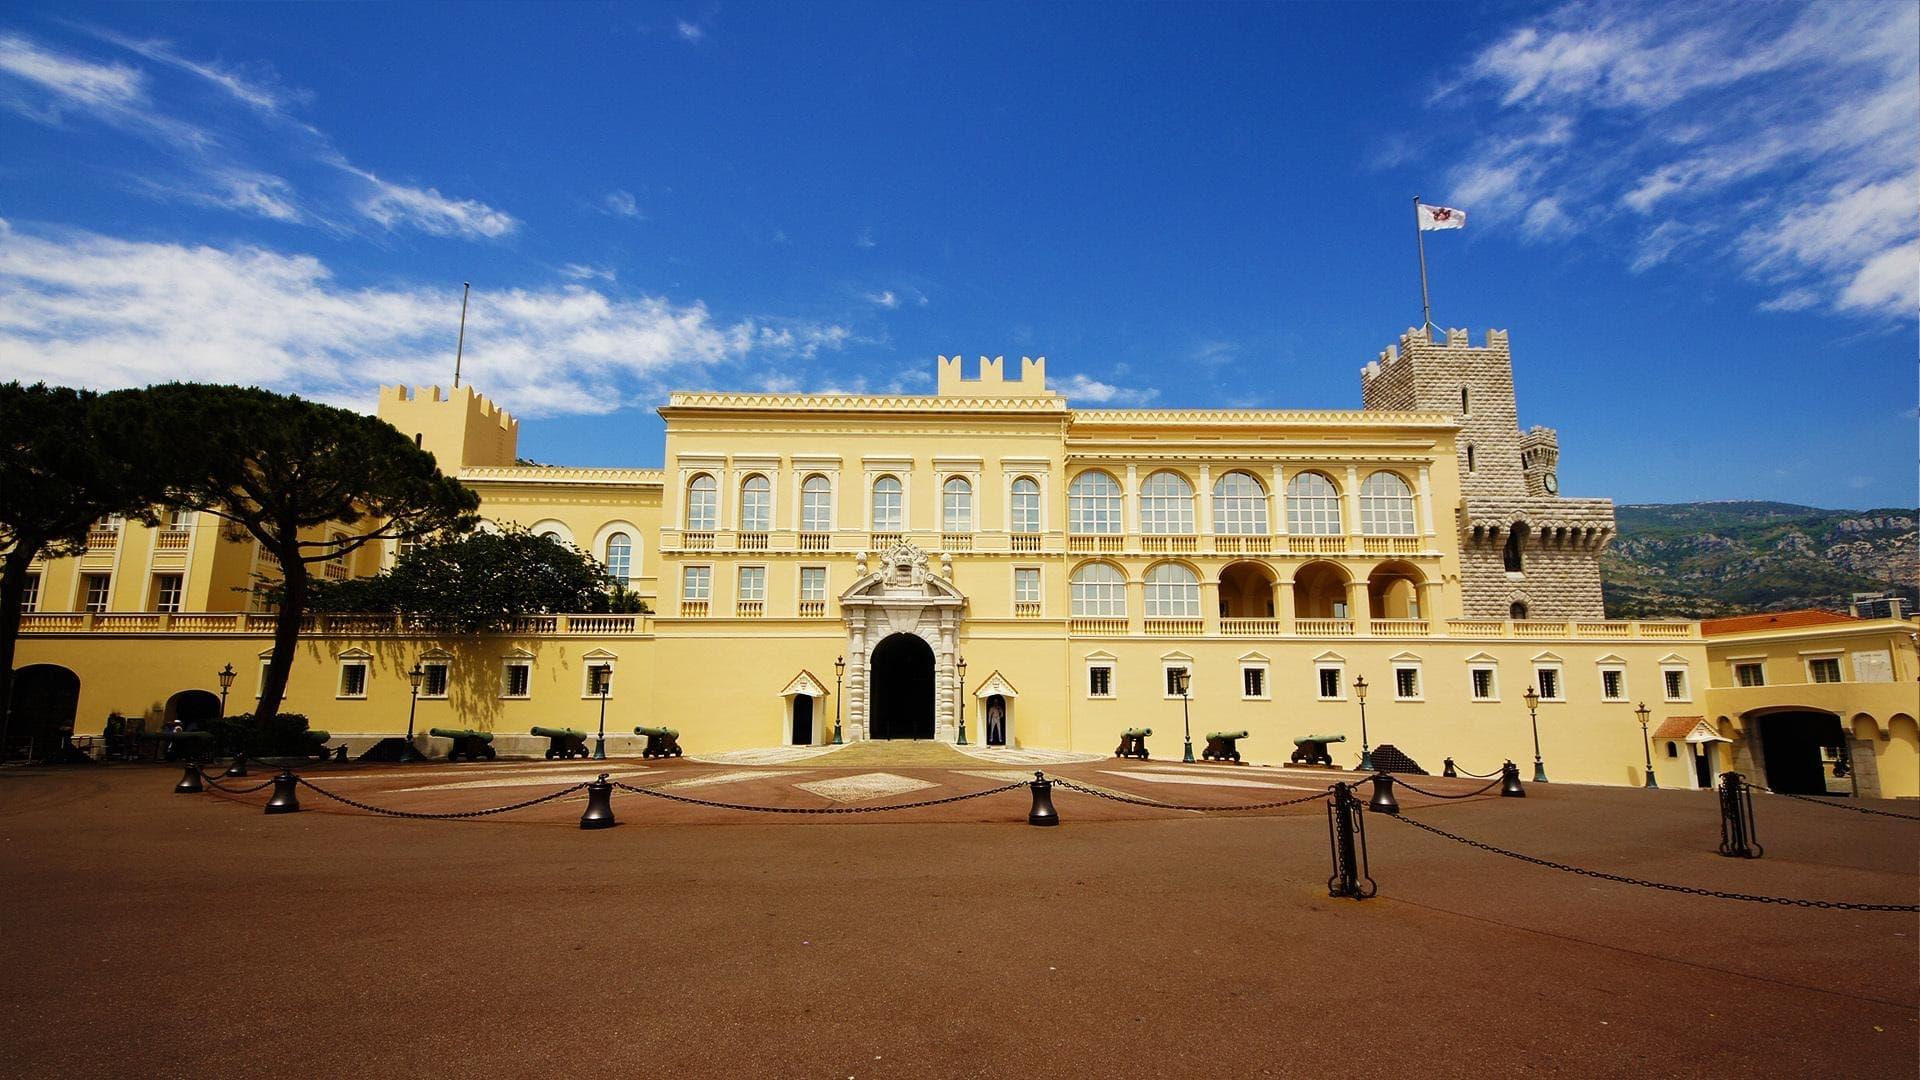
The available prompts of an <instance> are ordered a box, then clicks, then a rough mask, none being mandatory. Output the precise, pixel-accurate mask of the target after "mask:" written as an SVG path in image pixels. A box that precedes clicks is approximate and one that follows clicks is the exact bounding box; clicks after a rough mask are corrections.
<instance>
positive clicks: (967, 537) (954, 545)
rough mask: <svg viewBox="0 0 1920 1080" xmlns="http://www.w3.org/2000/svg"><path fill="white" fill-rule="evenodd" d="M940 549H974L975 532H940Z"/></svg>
mask: <svg viewBox="0 0 1920 1080" xmlns="http://www.w3.org/2000/svg"><path fill="white" fill-rule="evenodd" d="M940 550H941V551H972V550H973V534H972V533H941V534H940Z"/></svg>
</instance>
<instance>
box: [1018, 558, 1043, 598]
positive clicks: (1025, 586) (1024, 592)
mask: <svg viewBox="0 0 1920 1080" xmlns="http://www.w3.org/2000/svg"><path fill="white" fill-rule="evenodd" d="M1013 602H1014V603H1016V604H1037V603H1039V602H1040V568H1039V567H1037V566H1020V567H1015V568H1014V571H1013Z"/></svg>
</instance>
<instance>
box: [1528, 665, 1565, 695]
mask: <svg viewBox="0 0 1920 1080" xmlns="http://www.w3.org/2000/svg"><path fill="white" fill-rule="evenodd" d="M1533 680H1534V683H1533V685H1534V687H1535V689H1537V690H1539V691H1540V700H1541V701H1561V700H1564V695H1563V694H1562V692H1561V690H1562V687H1561V686H1560V669H1559V668H1557V667H1539V668H1534V669H1533Z"/></svg>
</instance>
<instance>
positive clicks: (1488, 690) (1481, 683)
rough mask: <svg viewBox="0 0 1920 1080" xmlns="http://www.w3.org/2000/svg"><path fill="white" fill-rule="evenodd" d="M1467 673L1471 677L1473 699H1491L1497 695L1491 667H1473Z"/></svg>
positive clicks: (1494, 698)
mask: <svg viewBox="0 0 1920 1080" xmlns="http://www.w3.org/2000/svg"><path fill="white" fill-rule="evenodd" d="M1469 674H1470V675H1471V677H1472V679H1473V700H1475V701H1493V700H1496V699H1497V698H1498V697H1499V694H1498V693H1497V692H1496V691H1495V689H1494V683H1493V669H1492V668H1490V667H1477V668H1473V669H1472V670H1471V672H1470V673H1469Z"/></svg>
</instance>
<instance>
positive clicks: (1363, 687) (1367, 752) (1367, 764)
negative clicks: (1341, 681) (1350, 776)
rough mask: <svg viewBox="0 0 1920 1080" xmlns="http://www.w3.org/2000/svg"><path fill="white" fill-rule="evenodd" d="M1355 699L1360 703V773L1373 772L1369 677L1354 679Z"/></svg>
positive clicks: (1359, 676) (1355, 677)
mask: <svg viewBox="0 0 1920 1080" xmlns="http://www.w3.org/2000/svg"><path fill="white" fill-rule="evenodd" d="M1353 698H1354V700H1355V701H1358V702H1359V703H1360V771H1361V772H1372V771H1373V745H1372V744H1371V743H1369V742H1368V741H1367V677H1366V676H1365V675H1355V676H1354V677H1353Z"/></svg>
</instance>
